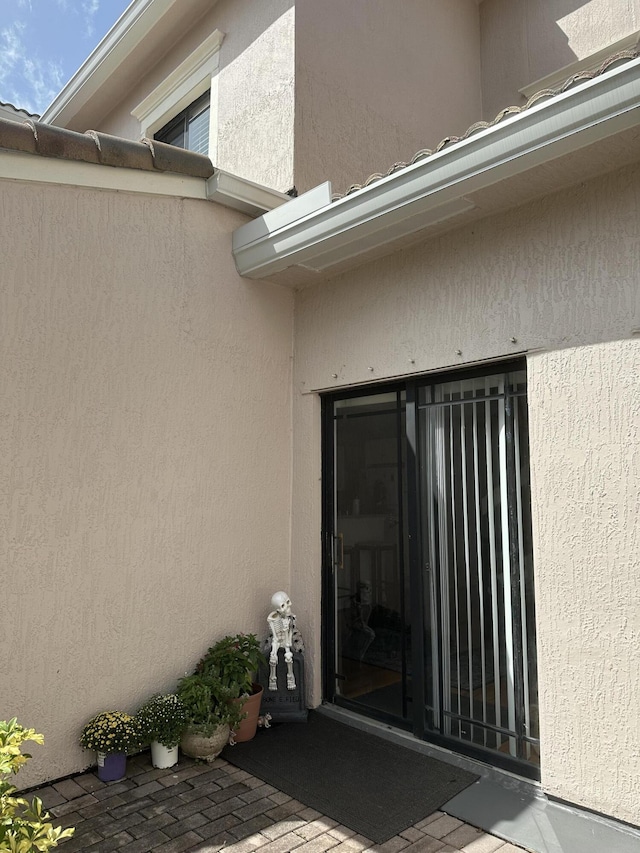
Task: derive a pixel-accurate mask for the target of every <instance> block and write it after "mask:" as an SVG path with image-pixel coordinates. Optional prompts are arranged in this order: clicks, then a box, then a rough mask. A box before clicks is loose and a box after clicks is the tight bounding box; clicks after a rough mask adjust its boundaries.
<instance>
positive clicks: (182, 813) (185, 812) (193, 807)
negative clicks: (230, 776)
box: [169, 797, 213, 820]
mask: <svg viewBox="0 0 640 853" xmlns="http://www.w3.org/2000/svg"><path fill="white" fill-rule="evenodd" d="M212 805H213V803H212V802H211V800H210V799H208V797H202V798H201V799H200V800H193V801H192V802H190V803H182V804H181V805H179V806H177V807H176V808H170V809H169V811H170V812H171V814H172V815H173V816H174V817H175V819H176V820H183V819H184V818H185V817H188V816H189V815H190V814H194V812H204V810H205V809H208V808H209V807H210V806H212Z"/></svg>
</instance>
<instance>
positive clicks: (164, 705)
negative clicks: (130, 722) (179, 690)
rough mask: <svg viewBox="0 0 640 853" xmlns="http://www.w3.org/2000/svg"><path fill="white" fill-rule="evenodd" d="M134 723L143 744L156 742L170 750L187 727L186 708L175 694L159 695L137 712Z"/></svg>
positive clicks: (177, 742) (178, 741)
mask: <svg viewBox="0 0 640 853" xmlns="http://www.w3.org/2000/svg"><path fill="white" fill-rule="evenodd" d="M136 722H137V726H138V731H139V733H140V737H141V739H142V741H143V743H151V741H152V740H156V741H158V742H159V743H161V744H162V745H163V746H166V747H167V748H168V749H172V748H173V747H174V746H177V745H178V744H179V743H180V737H181V736H182V732H183V731H184V729H185V726H186V725H187V708H186V706H185V704H184V702H183V701H182V699H180V697H179V696H176V694H175V693H163V694H161V693H159V694H157V695H155V696H152V697H151V698H150V699H148V700H147V701H146V702H145V703H144V705H142V707H141V708H140V709H139V710H138V713H137V714H136Z"/></svg>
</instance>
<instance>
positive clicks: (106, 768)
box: [98, 752, 127, 782]
mask: <svg viewBox="0 0 640 853" xmlns="http://www.w3.org/2000/svg"><path fill="white" fill-rule="evenodd" d="M126 774H127V755H126V753H125V752H113V753H104V752H99V753H98V779H101V780H102V781H103V782H118V781H119V780H120V779H124V777H125V776H126Z"/></svg>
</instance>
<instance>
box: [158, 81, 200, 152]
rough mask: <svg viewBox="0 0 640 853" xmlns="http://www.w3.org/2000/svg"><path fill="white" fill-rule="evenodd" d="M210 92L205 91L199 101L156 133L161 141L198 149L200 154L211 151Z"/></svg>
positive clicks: (190, 149)
mask: <svg viewBox="0 0 640 853" xmlns="http://www.w3.org/2000/svg"><path fill="white" fill-rule="evenodd" d="M210 104H211V99H210V94H209V92H205V94H204V95H202V96H201V97H200V98H198V99H197V101H194V102H193V103H192V104H189V106H188V107H187V108H186V110H183V111H182V112H181V113H179V114H178V115H177V116H176V117H175V118H172V119H171V121H170V122H167V124H165V126H164V127H161V128H160V130H158V131H156V132H155V133H154V138H155V139H157V140H158V141H159V142H167V143H169V145H177V146H178V148H187V149H189V151H197V152H198V154H208V153H209V116H210V112H211V106H210Z"/></svg>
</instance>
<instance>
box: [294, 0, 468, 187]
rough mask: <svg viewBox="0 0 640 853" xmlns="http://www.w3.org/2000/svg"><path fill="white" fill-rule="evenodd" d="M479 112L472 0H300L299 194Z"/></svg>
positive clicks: (354, 175)
mask: <svg viewBox="0 0 640 853" xmlns="http://www.w3.org/2000/svg"><path fill="white" fill-rule="evenodd" d="M480 117H481V106H480V30H479V20H478V8H477V6H476V3H475V2H474V1H473V0H447V2H446V3H443V2H442V0H404V2H402V3H392V4H390V3H388V2H386V0H350V2H349V3H344V2H341V0H323V2H322V3H318V2H316V0H296V128H295V132H296V138H295V179H296V186H297V188H298V190H299V191H301V192H303V191H305V190H307V189H310V188H311V187H314V186H316V185H317V184H319V183H321V182H322V181H326V180H331V181H332V182H333V185H334V189H335V190H336V191H337V192H343V191H344V190H346V189H347V187H349V186H350V185H351V184H353V183H360V182H362V181H363V180H365V179H366V178H367V177H368V176H369V174H371V173H373V172H386V171H387V169H389V168H391V166H392V165H393V164H394V163H395V162H397V161H398V160H410V159H411V157H413V155H414V154H415V153H416V152H417V151H418V150H420V149H422V148H428V147H432V148H433V147H435V146H436V145H437V144H438V143H439V142H440V141H441V139H442V138H443V137H444V136H448V135H450V134H454V133H463V132H464V131H465V130H466V129H467V127H468V126H469V125H470V124H472V123H473V122H474V121H477V120H478V119H479V118H480Z"/></svg>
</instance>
